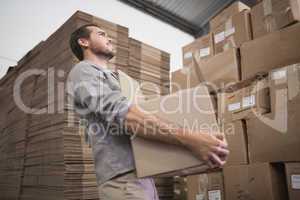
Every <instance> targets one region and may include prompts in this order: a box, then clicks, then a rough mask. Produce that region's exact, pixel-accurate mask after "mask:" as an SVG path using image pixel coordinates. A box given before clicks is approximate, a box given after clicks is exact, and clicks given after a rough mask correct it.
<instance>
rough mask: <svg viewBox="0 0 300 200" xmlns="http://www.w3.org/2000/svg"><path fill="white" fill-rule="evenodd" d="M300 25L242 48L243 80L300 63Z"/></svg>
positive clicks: (269, 35) (248, 43) (244, 45)
mask: <svg viewBox="0 0 300 200" xmlns="http://www.w3.org/2000/svg"><path fill="white" fill-rule="evenodd" d="M299 35H300V23H298V24H295V25H293V26H290V27H287V28H285V29H283V30H280V31H275V32H273V33H270V34H268V35H265V36H263V37H260V38H258V39H255V40H252V41H249V42H246V43H244V44H243V45H242V47H241V68H242V80H247V79H249V78H252V77H254V76H256V75H257V74H258V73H267V72H269V71H270V70H272V69H275V68H279V67H284V66H286V65H291V64H295V63H298V62H300V54H299V49H300V37H299Z"/></svg>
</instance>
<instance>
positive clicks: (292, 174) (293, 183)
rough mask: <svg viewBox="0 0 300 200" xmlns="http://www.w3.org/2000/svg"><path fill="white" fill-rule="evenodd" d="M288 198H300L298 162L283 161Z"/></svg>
mask: <svg viewBox="0 0 300 200" xmlns="http://www.w3.org/2000/svg"><path fill="white" fill-rule="evenodd" d="M285 172H286V180H287V187H288V193H289V200H299V199H300V163H285Z"/></svg>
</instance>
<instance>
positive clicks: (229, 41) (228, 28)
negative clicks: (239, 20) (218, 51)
mask: <svg viewBox="0 0 300 200" xmlns="http://www.w3.org/2000/svg"><path fill="white" fill-rule="evenodd" d="M232 24H233V23H232V18H231V17H230V18H229V19H228V20H227V21H226V22H225V39H226V42H225V44H224V45H223V50H224V51H226V50H228V49H230V48H232V47H237V46H236V42H235V40H234V33H235V27H234V26H233V25H232Z"/></svg>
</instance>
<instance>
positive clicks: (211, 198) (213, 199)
mask: <svg viewBox="0 0 300 200" xmlns="http://www.w3.org/2000/svg"><path fill="white" fill-rule="evenodd" d="M208 200H221V190H211V191H208Z"/></svg>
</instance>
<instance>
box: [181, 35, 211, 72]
mask: <svg viewBox="0 0 300 200" xmlns="http://www.w3.org/2000/svg"><path fill="white" fill-rule="evenodd" d="M213 45H214V43H213V35H212V33H209V34H207V35H205V36H202V37H200V38H197V39H196V40H195V41H193V42H192V43H190V44H188V45H186V46H184V47H182V60H183V67H190V66H191V65H192V64H193V56H196V57H197V58H198V59H199V60H205V59H207V58H210V57H211V56H213V55H214V46H213Z"/></svg>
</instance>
